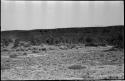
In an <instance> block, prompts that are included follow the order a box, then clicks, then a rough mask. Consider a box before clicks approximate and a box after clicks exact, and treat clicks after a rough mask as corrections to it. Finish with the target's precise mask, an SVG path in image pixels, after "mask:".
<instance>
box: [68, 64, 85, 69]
mask: <svg viewBox="0 0 125 81" xmlns="http://www.w3.org/2000/svg"><path fill="white" fill-rule="evenodd" d="M68 68H69V69H73V70H79V69H86V67H85V66H81V65H72V66H69V67H68Z"/></svg>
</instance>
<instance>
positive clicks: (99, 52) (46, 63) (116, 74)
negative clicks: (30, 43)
mask: <svg viewBox="0 0 125 81" xmlns="http://www.w3.org/2000/svg"><path fill="white" fill-rule="evenodd" d="M51 47H52V46H51ZM53 47H54V46H53ZM55 48H56V49H52V50H47V52H42V51H41V52H39V53H30V54H28V55H25V56H17V57H16V58H10V57H9V55H8V56H4V52H3V53H2V55H3V56H2V57H1V66H2V69H1V80H45V79H46V80H62V79H65V80H81V79H82V80H86V79H87V80H88V79H89V80H94V79H109V80H110V79H116V80H117V79H124V52H122V51H115V52H114V51H106V52H105V51H104V50H108V49H110V48H111V47H110V46H108V47H82V48H79V49H78V48H77V49H75V48H73V49H66V50H64V49H60V50H59V49H57V47H55ZM11 53H13V52H11ZM17 53H18V52H17Z"/></svg>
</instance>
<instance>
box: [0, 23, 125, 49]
mask: <svg viewBox="0 0 125 81" xmlns="http://www.w3.org/2000/svg"><path fill="white" fill-rule="evenodd" d="M20 41H25V42H27V44H26V45H27V46H28V44H29V45H40V44H42V43H44V44H49V45H55V44H85V45H87V46H105V45H113V46H115V47H118V48H124V26H122V25H119V26H109V27H83V28H60V29H37V30H29V31H26V30H14V31H1V45H2V47H6V46H8V45H9V44H10V43H14V47H18V45H19V44H20Z"/></svg>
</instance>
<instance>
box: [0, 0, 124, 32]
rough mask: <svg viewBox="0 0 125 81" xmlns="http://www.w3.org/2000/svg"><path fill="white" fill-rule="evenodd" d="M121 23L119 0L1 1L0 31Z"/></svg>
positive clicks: (121, 4)
mask: <svg viewBox="0 0 125 81" xmlns="http://www.w3.org/2000/svg"><path fill="white" fill-rule="evenodd" d="M111 25H124V5H123V2H122V1H5V0H2V1H1V30H2V31H4V30H32V29H53V28H64V27H65V28H66V27H90V26H91V27H95V26H111Z"/></svg>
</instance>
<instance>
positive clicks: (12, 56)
mask: <svg viewBox="0 0 125 81" xmlns="http://www.w3.org/2000/svg"><path fill="white" fill-rule="evenodd" d="M17 56H18V55H17V54H12V55H10V56H9V57H10V58H16V57H17Z"/></svg>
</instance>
